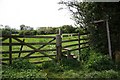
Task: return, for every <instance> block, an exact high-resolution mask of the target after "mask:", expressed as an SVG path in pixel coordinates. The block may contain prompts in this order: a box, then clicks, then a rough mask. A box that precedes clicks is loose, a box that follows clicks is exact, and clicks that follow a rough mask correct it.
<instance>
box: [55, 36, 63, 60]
mask: <svg viewBox="0 0 120 80" xmlns="http://www.w3.org/2000/svg"><path fill="white" fill-rule="evenodd" d="M56 52H57V56H56V58H57V60H58V61H59V60H60V59H61V56H62V38H61V35H56Z"/></svg>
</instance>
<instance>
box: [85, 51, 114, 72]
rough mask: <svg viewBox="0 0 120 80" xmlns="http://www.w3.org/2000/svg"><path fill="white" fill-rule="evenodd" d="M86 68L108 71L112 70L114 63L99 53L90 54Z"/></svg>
mask: <svg viewBox="0 0 120 80" xmlns="http://www.w3.org/2000/svg"><path fill="white" fill-rule="evenodd" d="M86 68H89V69H94V70H97V71H101V70H110V69H112V68H114V62H113V61H112V60H111V59H110V58H109V57H108V56H107V55H101V54H100V53H94V52H93V53H90V56H89V60H88V61H87V63H86Z"/></svg>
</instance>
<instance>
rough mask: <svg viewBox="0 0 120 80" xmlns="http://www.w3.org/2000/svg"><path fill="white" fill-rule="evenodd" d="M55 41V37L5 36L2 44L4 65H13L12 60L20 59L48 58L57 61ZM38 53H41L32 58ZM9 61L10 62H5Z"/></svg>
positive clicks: (2, 38)
mask: <svg viewBox="0 0 120 80" xmlns="http://www.w3.org/2000/svg"><path fill="white" fill-rule="evenodd" d="M55 39H56V37H55V36H28V35H27V36H16V35H3V36H2V37H1V42H2V52H1V53H2V54H3V55H2V61H3V62H2V63H3V64H7V63H9V64H12V60H15V59H18V58H21V59H26V58H29V59H30V58H41V57H48V58H50V59H55V51H56V42H55ZM18 46H19V47H18ZM51 46H52V47H51ZM8 47H9V48H8ZM23 47H24V48H23ZM36 52H39V53H37V54H36V55H34V56H32V55H33V54H35V53H36ZM46 52H47V53H46ZM48 52H49V54H48ZM21 53H22V54H23V53H24V55H22V54H21ZM39 54H42V55H39ZM8 60H9V62H4V61H8ZM33 63H41V62H40V61H39V62H33Z"/></svg>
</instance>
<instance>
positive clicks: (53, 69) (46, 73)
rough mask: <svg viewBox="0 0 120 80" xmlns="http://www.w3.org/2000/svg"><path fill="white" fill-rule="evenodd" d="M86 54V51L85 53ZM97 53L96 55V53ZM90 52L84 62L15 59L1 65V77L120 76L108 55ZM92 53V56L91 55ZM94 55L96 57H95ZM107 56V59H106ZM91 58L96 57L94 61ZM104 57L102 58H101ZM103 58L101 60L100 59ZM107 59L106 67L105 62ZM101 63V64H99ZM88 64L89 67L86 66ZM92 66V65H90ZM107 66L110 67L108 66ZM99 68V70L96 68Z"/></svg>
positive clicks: (79, 77)
mask: <svg viewBox="0 0 120 80" xmlns="http://www.w3.org/2000/svg"><path fill="white" fill-rule="evenodd" d="M84 53H86V52H84ZM86 54H87V53H86ZM96 54H97V55H96ZM96 54H95V53H94V52H90V55H89V56H88V57H89V58H88V60H85V59H84V64H83V63H81V62H78V61H75V60H67V59H62V60H61V61H60V62H54V61H50V62H45V63H42V64H41V65H39V66H37V65H34V64H31V63H29V61H28V60H23V61H21V60H16V61H15V63H14V64H13V65H11V66H3V70H2V77H3V79H5V78H9V79H13V78H24V79H38V78H42V79H45V80H46V79H48V78H54V79H58V78H59V79H63V80H66V78H69V79H70V78H77V79H93V78H95V79H102V78H103V79H115V80H117V79H118V80H119V78H120V69H119V67H116V66H117V65H118V64H115V63H113V64H114V65H113V64H112V63H109V62H112V60H109V61H108V59H109V58H108V57H106V56H104V55H98V53H96ZM93 55H94V57H93ZM96 57H98V58H99V59H98V58H97V59H96ZM106 58H107V59H106ZM93 59H96V63H94V61H93ZM103 59H104V60H103ZM101 60H103V61H101ZM107 61H108V63H109V64H107V65H108V66H107V68H106V65H105V64H106V62H107ZM100 63H101V64H100ZM86 66H89V67H86ZM91 66H94V67H91ZM109 66H110V67H111V68H109ZM97 67H98V68H99V69H100V70H98V69H96V68H97Z"/></svg>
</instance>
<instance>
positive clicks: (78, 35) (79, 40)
mask: <svg viewBox="0 0 120 80" xmlns="http://www.w3.org/2000/svg"><path fill="white" fill-rule="evenodd" d="M78 44H79V45H78V47H79V56H78V60H79V61H80V53H81V50H80V32H79V33H78Z"/></svg>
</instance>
